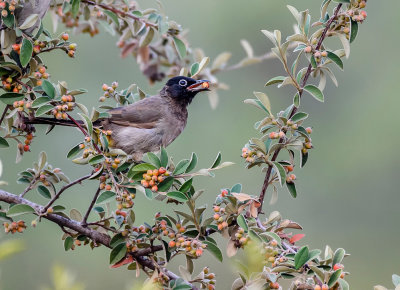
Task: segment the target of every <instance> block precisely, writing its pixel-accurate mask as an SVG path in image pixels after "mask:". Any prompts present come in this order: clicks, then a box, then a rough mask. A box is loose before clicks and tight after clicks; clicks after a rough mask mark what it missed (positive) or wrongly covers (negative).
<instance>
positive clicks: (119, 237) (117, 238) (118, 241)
mask: <svg viewBox="0 0 400 290" xmlns="http://www.w3.org/2000/svg"><path fill="white" fill-rule="evenodd" d="M124 242H125V237H124V236H123V235H122V233H118V234H116V235H114V236H113V237H112V238H111V241H110V246H111V247H112V248H114V247H115V246H117V245H118V244H121V243H124Z"/></svg>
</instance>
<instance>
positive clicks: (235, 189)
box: [231, 183, 242, 193]
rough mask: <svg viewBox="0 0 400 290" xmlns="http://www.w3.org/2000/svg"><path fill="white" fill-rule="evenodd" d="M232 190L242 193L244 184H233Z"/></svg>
mask: <svg viewBox="0 0 400 290" xmlns="http://www.w3.org/2000/svg"><path fill="white" fill-rule="evenodd" d="M231 192H236V193H241V192H242V185H241V184H240V183H237V184H235V185H234V186H232V188H231Z"/></svg>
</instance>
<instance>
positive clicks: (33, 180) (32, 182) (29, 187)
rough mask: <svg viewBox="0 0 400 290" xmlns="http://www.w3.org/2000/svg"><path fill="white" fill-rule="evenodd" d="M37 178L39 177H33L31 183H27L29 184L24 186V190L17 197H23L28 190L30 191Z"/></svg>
mask: <svg viewBox="0 0 400 290" xmlns="http://www.w3.org/2000/svg"><path fill="white" fill-rule="evenodd" d="M38 179H39V178H38V177H35V178H34V179H32V181H31V183H29V186H28V187H27V188H25V190H24V192H23V193H21V194H20V195H19V197H24V196H25V194H27V193H28V192H29V191H31V190H32V189H33V187H34V186H35V184H36V181H37V180H38Z"/></svg>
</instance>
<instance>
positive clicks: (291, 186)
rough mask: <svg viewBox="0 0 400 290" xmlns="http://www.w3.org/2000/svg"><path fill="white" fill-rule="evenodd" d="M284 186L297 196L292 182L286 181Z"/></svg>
mask: <svg viewBox="0 0 400 290" xmlns="http://www.w3.org/2000/svg"><path fill="white" fill-rule="evenodd" d="M286 187H287V189H288V190H289V192H290V194H291V195H292V196H293V197H294V198H296V197H297V190H296V185H295V184H294V182H286Z"/></svg>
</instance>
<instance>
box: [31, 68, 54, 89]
mask: <svg viewBox="0 0 400 290" xmlns="http://www.w3.org/2000/svg"><path fill="white" fill-rule="evenodd" d="M33 76H34V77H35V79H36V85H38V86H41V85H42V79H48V78H49V77H50V75H49V74H48V73H47V72H46V68H45V67H44V66H40V67H39V68H38V69H37V71H35V73H34V74H33Z"/></svg>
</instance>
